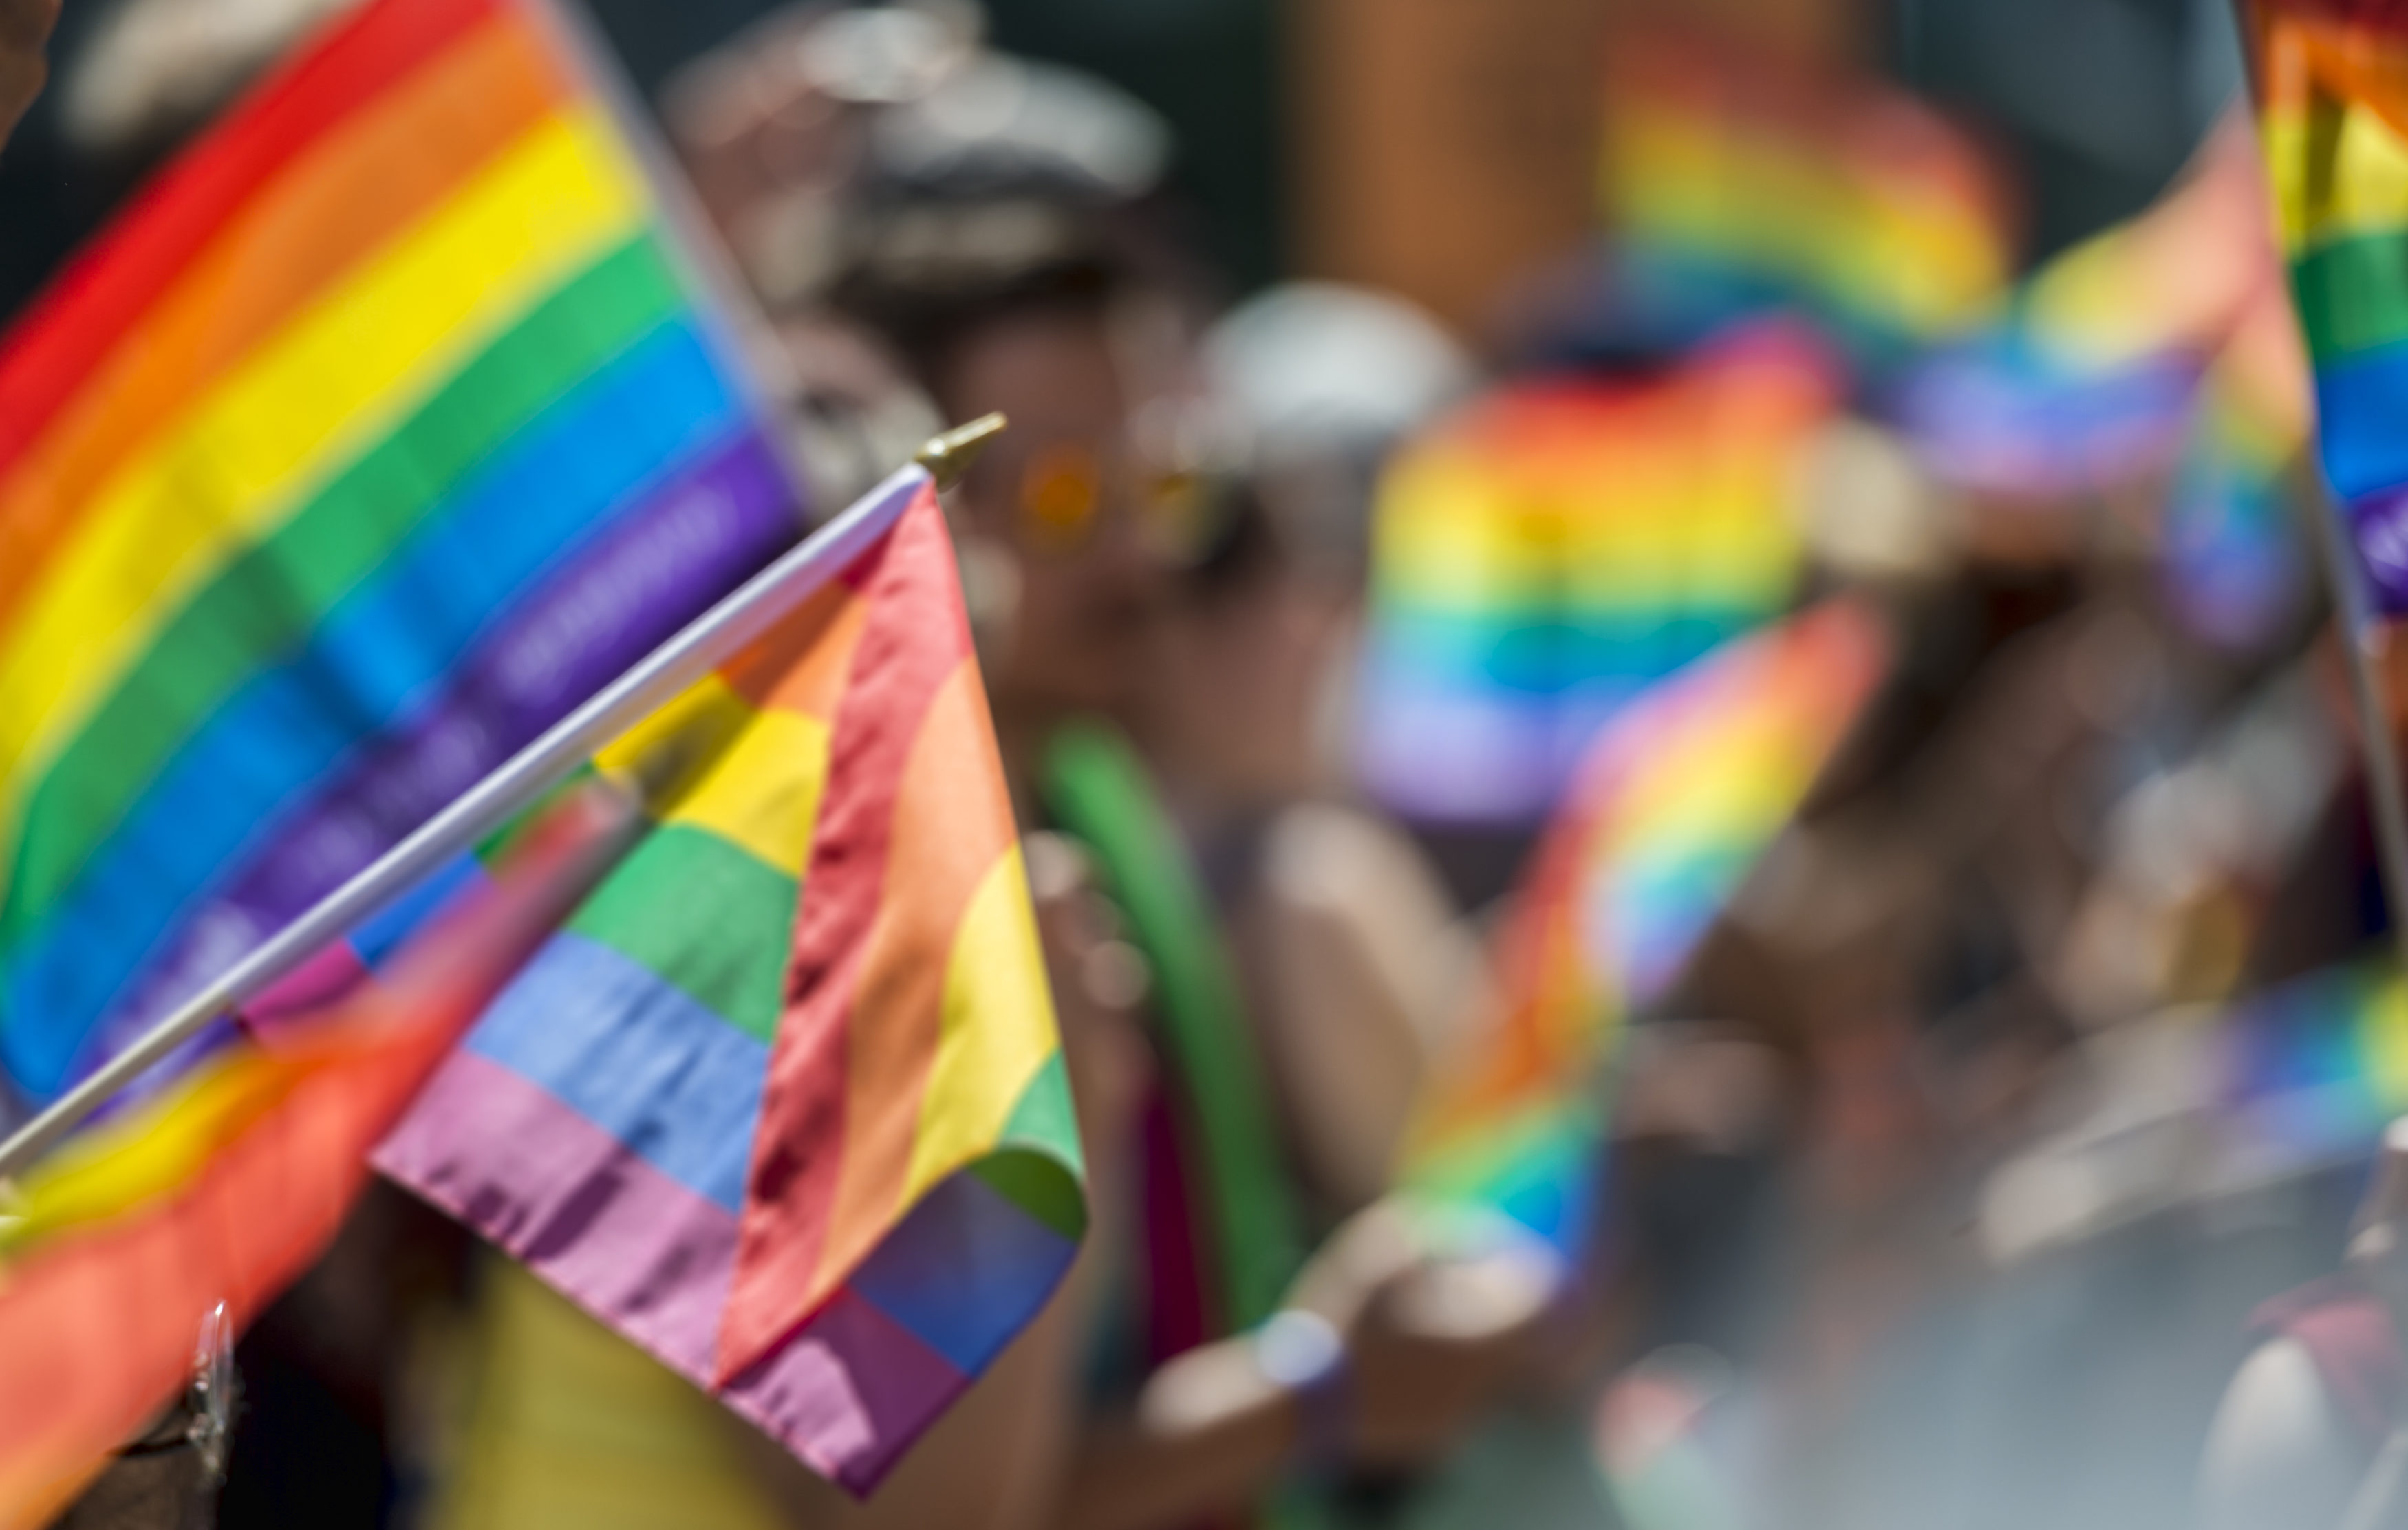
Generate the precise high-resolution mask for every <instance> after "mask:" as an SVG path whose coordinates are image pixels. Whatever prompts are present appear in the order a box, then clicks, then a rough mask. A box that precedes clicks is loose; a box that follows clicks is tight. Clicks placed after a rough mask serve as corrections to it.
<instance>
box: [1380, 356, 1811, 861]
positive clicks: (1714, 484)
mask: <svg viewBox="0 0 2408 1530" xmlns="http://www.w3.org/2000/svg"><path fill="white" fill-rule="evenodd" d="M1838 393H1839V379H1838V376H1837V373H1836V371H1835V370H1834V368H1833V367H1832V366H1831V365H1830V364H1829V359H1828V355H1827V354H1826V353H1825V352H1824V351H1823V350H1821V348H1820V347H1818V346H1816V345H1815V344H1814V343H1813V341H1812V340H1811V339H1809V338H1807V337H1806V336H1803V335H1801V334H1800V333H1799V332H1798V331H1796V330H1792V329H1785V328H1780V327H1770V328H1764V329H1757V330H1752V331H1749V332H1747V333H1745V334H1740V335H1733V336H1727V337H1726V339H1725V340H1723V341H1722V342H1719V343H1717V344H1715V345H1713V346H1711V347H1708V348H1706V349H1705V350H1702V351H1701V352H1699V354H1698V355H1697V356H1695V357H1694V358H1692V359H1691V360H1690V361H1688V362H1687V363H1685V364H1684V365H1682V366H1680V367H1679V368H1677V369H1675V370H1674V371H1672V372H1671V373H1670V374H1669V375H1668V376H1665V377H1663V378H1659V379H1648V380H1644V381H1627V380H1625V381H1598V380H1586V379H1579V380H1574V379H1546V380H1541V381H1534V382H1527V383H1520V384H1515V385H1512V386H1509V387H1507V388H1504V389H1501V390H1499V391H1498V392H1496V393H1491V394H1489V395H1488V396H1486V397H1484V398H1482V399H1479V400H1476V401H1474V402H1473V403H1472V404H1470V405H1469V406H1468V407H1467V408H1464V409H1462V410H1461V411H1459V412H1457V413H1455V414H1454V415H1452V416H1450V417H1449V418H1447V419H1444V420H1442V421H1441V422H1439V423H1438V424H1436V425H1435V426H1433V427H1432V428H1431V429H1430V430H1429V431H1428V432H1427V433H1426V434H1425V435H1424V436H1422V437H1421V438H1420V439H1418V440H1416V441H1415V442H1413V443H1412V445H1410V446H1408V447H1407V448H1405V449H1404V450H1402V451H1401V452H1400V453H1399V454H1398V457H1397V459H1396V461H1395V462H1394V463H1392V464H1391V465H1390V466H1389V467H1388V469H1387V471H1386V472H1385V474H1384V475H1383V479H1382V481H1381V483H1380V487H1379V490H1378V496H1377V500H1376V502H1375V505H1374V507H1373V525H1372V535H1371V593H1370V610H1369V622H1368V631H1367V635H1366V638H1365V651H1364V660H1363V672H1362V691H1361V711H1360V715H1359V718H1358V720H1357V721H1358V729H1359V732H1358V736H1357V759H1358V765H1359V768H1360V771H1361V774H1362V777H1363V779H1364V781H1365V783H1366V784H1367V785H1368V786H1369V788H1370V790H1371V791H1372V793H1373V794H1375V795H1377V796H1378V797H1379V798H1380V799H1381V800H1382V801H1383V802H1385V803H1387V804H1388V805H1389V806H1390V807H1392V808H1396V809H1398V811H1400V812H1403V813H1406V814H1408V815H1410V816H1412V817H1415V818H1420V819H1425V820H1454V821H1462V822H1535V821H1536V820H1538V819H1539V818H1540V817H1541V816H1542V815H1543V814H1544V813H1545V811H1546V809H1547V808H1548V806H1549V805H1550V804H1551V803H1553V802H1554V801H1555V797H1556V794H1558V792H1560V790H1561V789H1562V787H1563V784H1564V781H1565V780H1566V779H1567V778H1568V777H1569V776H1570V773H1571V770H1572V768H1573V766H1574V765H1575V763H1576V762H1577V761H1578V760H1579V759H1580V756H1581V753H1582V751H1583V750H1584V748H1585V747H1586V746H1587V744H1588V741H1589V739H1590V737H1591V736H1593V735H1594V734H1595V733H1596V732H1597V730H1598V728H1599V727H1600V726H1602V725H1603V724H1604V723H1605V722H1606V721H1607V720H1608V719H1609V718H1611V717H1612V716H1613V714H1614V713H1615V712H1616V711H1618V710H1619V709H1620V708H1622V707H1623V706H1624V705H1625V704H1626V703H1627V702H1628V701H1629V700H1630V699H1631V697H1632V696H1634V695H1636V694H1638V693H1639V692H1640V691H1641V689H1643V688H1644V687H1645V686H1647V685H1649V684H1650V683H1652V682H1654V681H1655V680H1656V679H1660V678H1661V677H1663V676H1665V675H1668V674H1670V673H1671V672H1672V671H1673V670H1675V669H1678V668H1679V667H1681V666H1682V665H1685V664H1687V663H1689V662H1690V661H1692V660H1694V659H1696V658H1697V657H1698V656H1699V655H1700V654H1702V653H1705V652H1706V651H1709V650H1711V649H1713V647H1714V646H1715V645H1717V644H1719V643H1721V642H1723V641H1725V640H1727V638H1730V637H1732V636H1736V635H1737V634H1739V633H1742V632H1745V631H1747V630H1748V629H1750V628H1752V627H1754V626H1756V625H1757V624H1759V623H1760V622H1765V621H1767V620H1769V619H1770V618H1771V617H1772V616H1774V615H1776V614H1778V613H1779V612H1780V611H1782V610H1783V609H1785V608H1786V607H1787V606H1788V604H1789V602H1790V601H1791V599H1792V598H1793V597H1794V595H1795V593H1796V592H1797V588H1798V583H1799V578H1800V577H1801V575H1802V572H1803V566H1804V551H1803V547H1802V543H1801V540H1800V532H1799V525H1798V523H1797V515H1796V508H1795V495H1796V484H1797V482H1798V480H1799V470H1800V467H1801V464H1802V461H1803V453H1804V451H1805V450H1806V449H1807V447H1808V446H1809V445H1810V443H1811V442H1812V440H1813V437H1814V435H1815V432H1816V431H1817V429H1818V428H1819V427H1820V426H1821V425H1822V424H1823V423H1824V422H1826V421H1827V420H1828V418H1829V417H1830V414H1831V411H1832V410H1833V409H1834V408H1837V401H1838Z"/></svg>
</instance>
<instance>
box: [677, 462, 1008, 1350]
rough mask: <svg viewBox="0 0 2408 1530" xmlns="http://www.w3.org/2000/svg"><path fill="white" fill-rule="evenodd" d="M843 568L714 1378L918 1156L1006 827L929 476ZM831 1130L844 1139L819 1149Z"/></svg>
mask: <svg viewBox="0 0 2408 1530" xmlns="http://www.w3.org/2000/svg"><path fill="white" fill-rule="evenodd" d="M848 581H849V582H850V583H852V584H853V586H854V587H855V588H856V589H858V590H859V591H860V593H861V598H862V601H863V604H864V605H865V606H866V607H867V612H866V614H865V616H864V618H863V624H862V628H861V636H860V640H859V642H858V644H857V645H856V647H855V648H854V651H853V664H852V667H851V669H850V671H849V672H848V674H847V677H846V681H845V691H844V695H843V697H842V699H841V700H840V701H839V704H838V707H837V709H836V714H835V715H836V726H835V736H834V737H833V739H832V740H831V742H830V746H829V758H828V777H827V785H826V788H825V790H824V794H823V795H822V797H821V806H820V822H819V827H818V829H817V831H816V833H815V834H814V836H813V837H812V841H811V858H810V865H809V867H808V868H807V869H806V871H805V873H804V878H803V892H802V904H801V907H800V908H799V910H798V911H797V913H796V922H795V949H794V956H793V960H792V963H791V965H789V966H788V969H787V984H786V1008H785V1013H784V1016H783V1018H782V1019H781V1021H780V1022H779V1027H778V1037H777V1042H776V1044H775V1046H774V1047H773V1048H772V1049H771V1051H770V1056H769V1073H768V1078H767V1082H766V1084H765V1086H764V1088H763V1091H762V1100H761V1121H760V1125H759V1126H758V1128H757V1129H756V1131H755V1134H754V1137H753V1164H752V1170H751V1174H750V1178H749V1180H748V1182H747V1193H746V1196H745V1205H744V1212H743V1218H742V1223H741V1227H740V1231H739V1235H738V1251H737V1261H736V1275H735V1279H734V1281H733V1283H732V1285H731V1287H730V1289H729V1293H728V1300H727V1307H726V1309H725V1312H724V1316H723V1318H722V1320H721V1323H720V1330H719V1344H718V1359H717V1363H716V1373H717V1379H718V1380H720V1381H721V1382H722V1383H724V1382H726V1381H728V1380H732V1379H733V1378H735V1377H736V1376H738V1375H739V1374H740V1373H742V1372H743V1371H744V1370H745V1369H746V1368H747V1367H748V1366H751V1365H753V1363H754V1362H756V1361H758V1360H759V1359H761V1358H762V1357H763V1356H764V1355H767V1353H769V1352H770V1351H773V1350H774V1349H776V1348H777V1346H778V1345H779V1344H781V1343H782V1342H783V1341H784V1339H785V1337H787V1336H788V1335H789V1334H791V1333H792V1332H793V1331H794V1330H795V1329H796V1327H798V1326H800V1325H801V1324H802V1323H804V1322H806V1321H807V1320H808V1319H809V1318H810V1316H811V1314H812V1313H813V1312H815V1311H816V1310H817V1309H818V1308H819V1307H820V1306H821V1305H822V1304H823V1303H824V1301H825V1300H826V1299H827V1297H828V1296H829V1295H830V1294H833V1293H834V1292H835V1291H836V1290H837V1289H838V1287H839V1286H840V1285H841V1284H842V1283H843V1282H844V1280H846V1278H847V1277H849V1276H850V1274H851V1273H852V1268H851V1261H852V1260H853V1258H854V1257H857V1251H859V1250H861V1249H862V1248H863V1247H864V1246H865V1244H864V1239H865V1238H866V1237H867V1238H868V1239H870V1240H872V1241H874V1238H875V1233H876V1231H877V1225H878V1224H877V1217H878V1215H879V1212H878V1208H879V1205H880V1202H881V1197H882V1195H883V1200H884V1204H885V1205H887V1206H888V1207H891V1206H892V1204H893V1201H894V1199H895V1197H896V1194H898V1192H899V1187H900V1185H901V1183H902V1181H903V1177H904V1174H905V1171H906V1170H907V1168H908V1166H909V1164H910V1140H909V1136H908V1133H909V1132H910V1129H911V1128H910V1122H913V1121H916V1119H917V1112H918V1108H919V1102H920V1098H921V1095H922V1093H923V1092H924V1090H925V1084H926V1078H927V1072H928V1069H929V1067H930V1066H931V1065H933V1063H934V1060H935V1055H936V1051H937V1044H938V1039H939V1034H940V1029H941V1022H942V984H943V980H944V972H945V964H946V958H947V957H948V956H949V955H950V953H951V951H952V950H953V936H954V933H955V931H954V926H955V925H956V924H958V922H959V921H960V918H961V914H962V910H963V909H964V908H966V907H967V905H968V900H969V896H970V894H971V892H972V891H973V890H974V889H975V888H976V885H977V878H978V876H979V875H981V874H982V873H984V872H985V871H986V870H987V868H988V867H989V866H991V865H994V862H995V858H996V854H998V853H999V852H1000V848H1001V847H1008V846H1009V845H1010V843H1011V834H1012V830H1011V805H1010V802H1009V800H1008V799H1007V798H1006V797H1005V795H1004V794H1003V786H1002V771H1001V768H1000V766H999V765H998V764H997V762H996V752H995V744H994V739H993V736H992V735H991V733H989V732H988V730H987V727H986V724H985V721H984V697H983V694H982V693H981V691H980V690H979V688H978V683H977V678H976V674H977V672H976V667H975V663H976V662H975V660H973V659H972V658H971V656H970V640H969V623H968V619H967V618H966V617H965V616H964V614H963V610H962V599H961V588H960V585H959V583H958V581H957V580H956V579H955V576H954V572H953V549H952V546H951V545H950V544H949V543H948V542H947V540H946V537H945V527H944V519H943V515H942V513H941V512H940V511H939V509H938V508H937V499H936V494H935V493H934V492H933V491H932V490H925V489H924V490H923V491H922V492H921V493H920V497H919V498H918V499H917V500H915V501H914V502H913V503H912V505H911V508H910V509H908V510H906V511H905V512H904V513H903V516H902V519H901V520H900V521H898V522H896V527H895V530H894V531H893V532H891V533H889V534H888V536H887V537H886V539H885V540H884V541H883V542H882V544H880V545H879V546H878V547H876V548H873V549H872V550H871V551H869V552H868V553H867V554H866V555H865V556H864V557H863V559H862V561H861V562H860V563H859V564H858V565H855V566H854V568H853V571H852V573H851V574H850V575H849V576H848ZM973 860H974V861H975V863H976V864H975V865H971V864H970V863H971V862H972V861H973ZM897 1122H901V1123H902V1124H901V1125H899V1126H898V1125H897V1124H896V1123H897ZM835 1143H843V1144H844V1145H845V1146H844V1151H842V1152H840V1153H839V1152H833V1151H828V1150H829V1147H830V1145H831V1144H835ZM856 1152H858V1153H860V1154H861V1155H862V1157H861V1161H860V1162H858V1163H855V1162H853V1161H852V1160H853V1155H854V1154H855V1153H856Z"/></svg>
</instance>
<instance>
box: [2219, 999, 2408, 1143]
mask: <svg viewBox="0 0 2408 1530" xmlns="http://www.w3.org/2000/svg"><path fill="white" fill-rule="evenodd" d="M2216 1030H2217V1043H2218V1055H2219V1064H2218V1070H2217V1071H2218V1079H2217V1084H2218V1087H2219V1090H2220V1099H2219V1103H2220V1104H2221V1105H2222V1106H2223V1107H2224V1108H2225V1109H2226V1110H2227V1111H2228V1112H2229V1113H2230V1114H2231V1115H2232V1116H2234V1117H2235V1118H2237V1119H2238V1120H2239V1121H2240V1122H2242V1123H2243V1125H2245V1126H2246V1127H2247V1128H2249V1129H2250V1130H2252V1131H2253V1132H2254V1133H2255V1135H2256V1136H2257V1138H2258V1140H2259V1143H2260V1145H2261V1146H2262V1147H2263V1148H2266V1149H2271V1150H2274V1151H2281V1152H2283V1153H2285V1154H2286V1155H2289V1156H2293V1157H2295V1158H2299V1159H2305V1160H2307V1161H2311V1162H2313V1161H2318V1160H2325V1161H2329V1160H2332V1159H2336V1158H2339V1159H2348V1158H2358V1157H2363V1156H2364V1155H2365V1154H2366V1153H2368V1152H2370V1151H2372V1149H2373V1147H2374V1144H2375V1143H2376V1141H2377V1140H2378V1139H2379V1138H2380V1137H2382V1135H2383V1128H2384V1127H2385V1126H2386V1124H2387V1123H2388V1122H2390V1121H2391V1120H2392V1119H2393V1118H2394V1117H2396V1116H2398V1115H2399V1114H2400V1113H2401V1111H2402V1110H2408V988H2403V987H2402V986H2401V981H2400V973H2399V966H2398V964H2397V963H2395V962H2392V961H2390V960H2388V959H2387V958H2378V959H2372V960H2368V961H2365V962H2359V963H2354V964H2351V965H2343V966H2336V967H2331V968H2328V969H2326V970H2324V971H2320V972H2314V973H2310V974H2309V975H2307V976H2306V977H2303V978H2297V979H2292V980H2291V981H2289V982H2286V983H2283V984H2280V985H2278V986H2276V987H2273V988H2270V989H2268V990H2266V991H2264V992H2263V993H2260V994H2254V995H2252V996H2250V997H2249V998H2246V999H2244V1000H2242V1001H2241V1002H2240V1003H2238V1004H2235V1005H2234V1006H2232V1007H2231V1008H2229V1009H2228V1010H2227V1011H2225V1012H2224V1013H2223V1014H2222V1015H2221V1016H2219V1017H2218V1019H2217V1022H2216Z"/></svg>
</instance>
